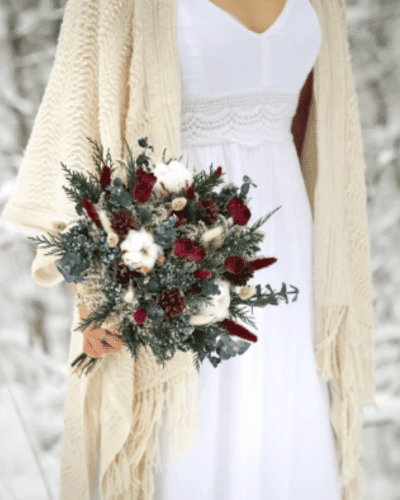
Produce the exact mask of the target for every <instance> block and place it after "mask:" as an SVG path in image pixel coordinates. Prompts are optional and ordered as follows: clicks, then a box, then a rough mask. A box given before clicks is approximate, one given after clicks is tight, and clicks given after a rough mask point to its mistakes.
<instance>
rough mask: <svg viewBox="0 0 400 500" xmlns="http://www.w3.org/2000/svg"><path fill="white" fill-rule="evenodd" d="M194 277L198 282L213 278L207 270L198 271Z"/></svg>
mask: <svg viewBox="0 0 400 500" xmlns="http://www.w3.org/2000/svg"><path fill="white" fill-rule="evenodd" d="M193 275H194V277H195V278H196V279H198V280H204V279H205V278H208V277H209V276H211V272H210V271H208V270H206V269H196V271H195V272H194V273H193Z"/></svg>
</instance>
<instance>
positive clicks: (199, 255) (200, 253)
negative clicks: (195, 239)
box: [188, 245, 207, 262]
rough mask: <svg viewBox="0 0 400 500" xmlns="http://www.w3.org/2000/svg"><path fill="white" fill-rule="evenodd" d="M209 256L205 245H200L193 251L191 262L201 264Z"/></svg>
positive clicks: (190, 257) (190, 256)
mask: <svg viewBox="0 0 400 500" xmlns="http://www.w3.org/2000/svg"><path fill="white" fill-rule="evenodd" d="M206 255H207V252H206V249H205V248H204V247H203V245H199V246H197V247H195V248H194V249H193V251H192V252H191V253H190V255H189V257H188V258H189V260H191V261H193V262H201V261H202V260H203V259H204V258H205V257H206Z"/></svg>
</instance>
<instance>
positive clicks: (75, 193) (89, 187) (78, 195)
mask: <svg viewBox="0 0 400 500" xmlns="http://www.w3.org/2000/svg"><path fill="white" fill-rule="evenodd" d="M61 168H62V170H64V171H65V172H66V176H65V177H66V178H67V181H68V182H69V183H70V184H71V186H73V188H72V189H71V188H68V187H66V186H62V188H63V189H64V191H65V192H66V194H67V197H68V198H69V199H70V200H72V201H73V202H75V204H78V203H81V201H82V200H83V198H87V199H88V200H90V201H91V202H92V203H97V202H98V201H99V198H100V196H101V193H102V189H101V186H100V183H99V181H98V180H97V178H96V177H95V176H93V175H92V174H90V175H91V176H92V180H90V178H89V179H88V177H87V176H86V175H85V174H84V173H82V172H79V171H78V170H70V169H69V168H68V167H67V166H66V165H64V163H62V162H61Z"/></svg>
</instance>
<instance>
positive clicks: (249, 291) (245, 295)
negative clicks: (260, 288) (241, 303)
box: [239, 286, 256, 300]
mask: <svg viewBox="0 0 400 500" xmlns="http://www.w3.org/2000/svg"><path fill="white" fill-rule="evenodd" d="M255 293H256V289H255V287H254V286H243V287H242V288H241V289H240V291H239V297H240V298H241V299H243V300H247V299H249V298H250V297H252V296H253V295H254V294H255Z"/></svg>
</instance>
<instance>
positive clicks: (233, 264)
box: [224, 255, 246, 274]
mask: <svg viewBox="0 0 400 500" xmlns="http://www.w3.org/2000/svg"><path fill="white" fill-rule="evenodd" d="M245 265H246V261H245V260H244V259H243V258H242V257H239V255H232V256H230V257H227V258H226V259H225V262H224V268H225V269H226V270H227V271H228V273H231V274H240V273H241V272H242V271H243V269H244V266H245Z"/></svg>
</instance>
